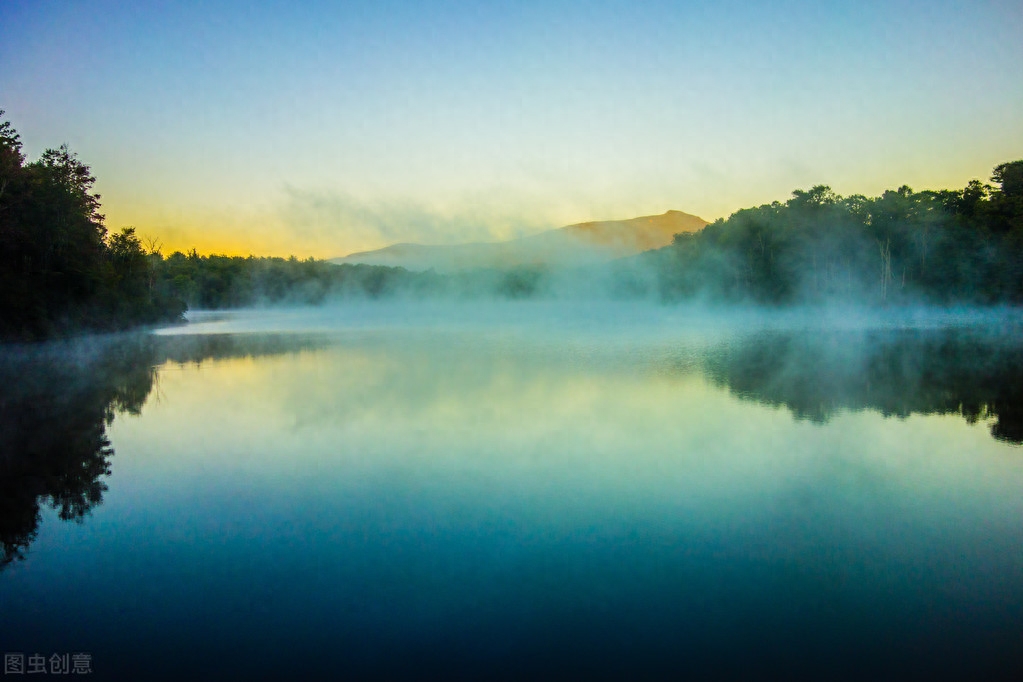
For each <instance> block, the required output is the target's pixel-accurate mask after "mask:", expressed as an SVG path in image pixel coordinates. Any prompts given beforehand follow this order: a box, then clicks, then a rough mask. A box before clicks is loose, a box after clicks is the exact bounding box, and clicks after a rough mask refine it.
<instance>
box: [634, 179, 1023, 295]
mask: <svg viewBox="0 0 1023 682" xmlns="http://www.w3.org/2000/svg"><path fill="white" fill-rule="evenodd" d="M992 179H993V180H994V181H995V182H996V183H998V185H999V186H998V187H991V186H989V185H984V184H981V183H980V182H978V181H976V180H974V181H972V182H970V183H969V184H968V185H967V186H966V187H965V188H963V189H962V190H944V191H939V192H932V191H924V192H914V191H913V190H911V189H910V188H909V187H907V186H902V187H900V188H899V189H897V190H888V191H886V192H884V193H883V194H882V195H881V196H879V197H876V198H873V199H868V198H866V197H863V196H860V195H853V196H850V197H841V196H838V195H837V194H835V193H834V192H832V191H831V189H830V188H829V187H827V186H824V185H818V186H816V187H813V188H811V189H810V190H806V191H803V190H796V191H795V192H793V194H792V198H791V199H789V200H788V201H787V202H786V203H784V204H782V203H779V202H774V203H772V204H767V205H764V206H760V207H757V208H749V209H743V210H741V211H738V212H736V213H734V214H732V215H731V216H730V217H729V218H728V219H726V220H718V221H717V222H715V223H713V224H711V225H708V226H707V227H706V228H705V229H704V230H703V231H702V232H700V233H698V234H694V235H676V237H675V241H674V244H673V245H672V246H670V247H668V248H666V249H663V250H661V251H658V252H655V253H651V254H649V255H648V256H647V257H646V262H647V263H648V264H650V265H653V266H654V267H655V268H656V269H657V271H658V273H659V276H660V282H659V286H660V289H661V294H662V295H663V296H665V297H666V298H669V299H674V298H686V297H693V296H704V297H707V298H710V299H717V300H730V301H735V300H747V301H751V302H757V303H770V304H787V303H800V302H821V301H834V300H856V301H861V302H863V301H865V302H875V303H881V304H887V303H891V302H910V301H921V302H930V303H939V304H949V303H980V304H993V303H1020V302H1023V161H1015V162H1012V163H1004V164H1001V165H1000V166H998V167H997V168H995V170H994V173H993V176H992Z"/></svg>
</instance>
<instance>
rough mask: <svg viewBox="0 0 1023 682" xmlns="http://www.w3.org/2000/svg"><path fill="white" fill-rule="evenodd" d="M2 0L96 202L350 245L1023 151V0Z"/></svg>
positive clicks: (32, 132)
mask: <svg viewBox="0 0 1023 682" xmlns="http://www.w3.org/2000/svg"><path fill="white" fill-rule="evenodd" d="M294 5H295V4H294V3H252V4H250V3H242V2H222V3H179V2H175V3H170V2H167V3H116V2H90V3H84V2H82V3H66V2H39V1H34V2H11V1H10V0H8V2H5V3H4V4H3V5H2V6H0V108H3V109H6V110H7V117H8V118H9V119H10V120H11V121H12V122H13V123H14V125H15V127H16V128H17V129H18V130H19V131H20V132H21V134H22V138H23V140H24V142H25V145H26V151H27V153H28V154H29V156H30V157H35V156H37V155H38V154H39V153H40V152H41V151H42V150H43V149H44V148H46V147H48V146H56V145H58V144H60V143H61V142H68V143H69V144H70V145H71V147H72V148H73V149H74V150H76V151H77V152H78V153H79V155H80V156H81V158H82V159H83V160H84V161H86V162H87V163H89V164H91V165H92V167H93V170H94V172H95V174H96V175H97V177H98V178H99V183H98V190H99V191H100V192H101V193H102V195H103V204H104V209H105V212H106V214H107V217H108V220H107V223H108V226H109V227H111V228H112V229H117V228H119V227H121V226H123V225H135V226H137V227H138V229H139V231H140V232H142V233H144V234H149V235H153V236H156V237H158V238H160V239H161V240H162V241H163V242H164V244H165V247H166V248H170V249H174V248H187V247H189V246H192V245H194V246H196V247H198V248H199V250H200V251H221V252H229V253H249V252H253V253H257V254H277V255H287V254H290V253H295V254H296V255H300V256H306V255H316V256H332V255H342V254H345V253H348V252H351V251H357V250H362V249H367V248H375V247H378V246H383V245H386V244H387V243H391V242H393V241H420V242H430V243H444V242H458V241H465V240H482V239H494V238H505V237H510V236H515V235H518V234H524V233H528V232H532V231H536V230H539V229H543V228H546V227H555V226H558V225H562V224H567V223H571V222H579V221H583V220H592V219H611V218H625V217H631V216H635V215H641V214H651V213H661V212H663V211H665V210H668V209H670V208H672V209H679V210H684V211H687V212H690V213H695V214H698V215H701V216H703V217H704V218H707V219H714V218H717V217H723V216H727V215H728V214H729V213H730V212H732V211H734V210H736V209H738V208H741V207H744V206H749V205H756V204H760V203H765V202H769V201H772V200H775V199H784V198H785V197H787V196H788V195H789V193H790V192H791V191H792V190H793V189H795V188H801V187H808V186H810V185H813V184H817V183H826V184H830V185H831V186H832V187H833V188H834V189H835V190H836V191H838V192H840V193H843V194H850V193H864V194H876V193H879V192H880V191H882V190H883V189H885V188H889V187H894V186H898V185H901V184H903V183H908V184H910V185H911V186H913V187H914V188H916V189H923V188H944V187H955V186H962V185H964V184H965V183H966V182H967V181H968V180H970V179H973V178H979V179H982V180H986V179H987V178H988V177H989V175H990V171H991V168H992V167H993V166H994V165H996V164H997V163H1000V162H1003V161H1009V160H1015V159H1019V158H1023V116H1021V115H1020V112H1021V111H1023V76H1021V75H1020V74H1021V72H1020V69H1019V65H1020V64H1021V63H1023V5H1020V4H1019V3H1018V2H971V3H953V2H928V3H922V2H919V3H918V2H884V3H882V2H876V3H875V2H857V3H821V2H817V3H810V2H785V3H763V4H760V5H757V6H755V7H750V6H748V4H747V3H732V2H715V3H685V2H674V3H634V2H592V3H571V2H561V3H558V2H542V3H530V2H515V3H512V2H490V3H481V2H449V3H436V2H417V3H398V2H366V3H361V2H345V3H303V4H302V5H301V6H294Z"/></svg>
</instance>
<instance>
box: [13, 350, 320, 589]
mask: <svg viewBox="0 0 1023 682" xmlns="http://www.w3.org/2000/svg"><path fill="white" fill-rule="evenodd" d="M317 345H318V344H317V342H316V341H315V339H301V338H294V337H291V338H285V337H274V336H268V337H259V338H246V337H238V336H230V335H221V336H191V337H188V336H185V337H158V336H151V335H144V334H135V335H120V336H112V337H102V338H91V339H87V340H79V341H75V342H62V343H52V344H43V345H35V346H21V347H6V348H3V349H0V569H2V568H4V567H6V566H8V565H9V564H10V563H11V562H13V561H16V560H18V559H23V558H24V555H25V551H26V550H27V549H28V546H29V545H30V544H31V542H32V541H33V539H34V538H35V537H36V534H37V532H38V528H39V522H40V519H41V511H42V508H43V507H50V508H52V509H54V510H55V511H56V512H57V515H58V516H59V518H61V519H63V520H65V521H81V520H82V519H83V518H84V517H85V516H86V515H87V514H89V512H90V511H91V510H92V509H93V508H94V507H95V506H96V505H98V504H100V503H101V502H102V501H103V493H104V492H105V491H106V490H107V486H106V483H105V482H104V480H103V479H104V478H105V477H106V476H108V475H109V474H110V459H111V457H113V455H114V450H113V448H112V447H111V445H110V440H109V439H108V438H107V432H106V431H107V427H108V426H109V425H110V424H111V422H112V421H113V419H114V416H115V415H116V414H118V413H128V414H139V412H140V411H141V410H142V407H143V405H144V404H145V402H146V400H147V399H148V397H149V395H150V393H151V392H152V390H153V387H154V386H155V384H156V380H157V367H158V366H160V365H161V364H163V363H164V362H166V361H168V360H170V361H174V362H179V363H187V362H195V363H200V362H203V361H206V360H210V359H220V358H233V357H245V356H262V355H276V354H282V353H287V352H295V351H298V350H302V349H306V348H310V347H315V346H317Z"/></svg>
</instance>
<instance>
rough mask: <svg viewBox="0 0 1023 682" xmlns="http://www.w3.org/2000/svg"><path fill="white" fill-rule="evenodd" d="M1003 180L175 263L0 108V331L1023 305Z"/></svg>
mask: <svg viewBox="0 0 1023 682" xmlns="http://www.w3.org/2000/svg"><path fill="white" fill-rule="evenodd" d="M2 115H3V111H2V110H0V117H2ZM991 179H992V181H993V182H994V183H995V185H989V184H983V183H981V182H979V181H976V180H974V181H971V182H970V183H969V184H968V185H967V186H966V187H965V188H963V189H961V190H941V191H923V192H914V191H912V190H911V189H910V188H909V187H907V186H903V187H900V188H899V189H896V190H889V191H886V192H884V193H883V194H882V195H881V196H879V197H874V198H868V197H865V196H862V195H852V196H848V197H842V196H839V195H838V194H836V193H835V192H833V191H832V190H831V189H830V188H829V187H827V186H825V185H818V186H815V187H813V188H811V189H809V190H796V191H795V192H793V194H792V198H790V199H789V200H788V201H786V202H785V203H781V202H778V201H776V202H774V203H771V204H766V205H763V206H759V207H756V208H748V209H743V210H740V211H737V212H736V213H733V214H732V215H731V216H729V217H728V218H727V219H720V220H717V221H716V222H714V223H712V224H711V225H708V226H707V227H706V228H704V229H703V230H701V231H700V232H698V233H693V234H679V235H676V236H675V240H674V243H673V244H671V245H669V246H667V247H665V248H663V249H659V250H656V251H651V252H647V253H645V254H640V255H639V256H635V257H633V258H630V259H624V260H622V261H617V262H614V263H611V264H608V265H605V266H596V267H588V268H578V269H575V270H561V271H554V270H551V269H548V268H544V267H522V268H516V269H512V270H495V269H480V270H476V271H471V272H460V273H450V274H439V273H436V272H433V271H427V272H421V273H417V272H409V271H407V270H405V269H404V268H393V267H384V266H370V265H352V264H340V265H338V264H333V263H329V262H326V261H321V260H314V259H307V260H298V259H296V258H294V257H292V258H289V259H284V258H255V257H251V256H250V257H247V258H245V257H229V256H222V255H199V254H198V253H196V251H195V250H192V251H191V252H190V253H187V254H186V253H182V252H174V253H172V254H171V255H170V256H167V257H164V255H163V254H162V253H161V249H160V246H159V244H158V243H156V242H149V243H143V240H142V238H141V237H140V236H139V235H138V234H137V233H136V231H135V229H134V228H131V227H126V228H123V229H121V231H120V232H118V233H116V234H108V233H107V229H106V227H105V226H104V217H103V215H102V214H101V213H100V196H99V195H98V194H96V193H94V192H93V191H92V190H93V186H94V184H95V182H96V178H95V177H94V176H93V175H92V172H91V169H90V168H89V166H87V165H86V164H84V163H83V162H81V161H80V160H79V159H78V157H77V156H76V155H75V154H74V153H73V152H71V151H70V150H69V149H68V147H67V145H62V146H60V147H58V148H56V149H47V150H46V151H45V152H43V154H42V156H41V157H40V158H39V159H37V160H36V161H32V162H26V159H25V156H24V154H23V153H22V145H21V140H20V136H19V135H18V133H17V131H16V130H15V129H14V128H13V126H12V125H11V124H10V122H8V121H2V120H0V339H6V340H11V339H16V340H32V339H41V338H47V337H52V336H60V335H66V334H68V333H70V332H73V331H77V330H82V329H84V330H111V329H122V328H127V327H131V326H137V325H140V324H155V323H164V322H173V321H176V320H180V319H182V317H183V314H184V311H185V310H186V309H188V308H190V307H191V308H205V309H215V308H234V307H245V306H253V305H274V304H316V303H322V302H324V301H326V300H328V299H332V298H348V297H368V298H381V297H391V296H411V297H463V298H464V297H469V298H479V297H498V298H535V297H559V296H560V297H577V296H614V297H618V298H632V297H653V298H658V299H660V300H664V301H679V300H692V299H703V300H708V301H712V302H747V303H760V304H774V305H785V304H799V303H822V302H823V303H826V302H832V301H837V300H845V301H851V302H858V303H867V304H881V305H887V304H893V303H895V304H902V303H909V302H920V303H933V304H939V305H945V304H955V303H965V304H1001V303H1008V304H1019V303H1021V302H1023V161H1014V162H1011V163H1003V164H1001V165H999V166H997V167H996V168H995V169H994V172H993V174H992V178H991Z"/></svg>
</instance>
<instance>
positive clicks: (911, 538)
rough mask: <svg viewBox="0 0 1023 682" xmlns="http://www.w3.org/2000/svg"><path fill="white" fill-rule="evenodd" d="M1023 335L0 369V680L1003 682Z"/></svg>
mask: <svg viewBox="0 0 1023 682" xmlns="http://www.w3.org/2000/svg"><path fill="white" fill-rule="evenodd" d="M1021 330H1023V326H1021V322H1020V318H1019V316H1018V314H1013V313H1002V314H985V315H981V314H976V313H958V314H951V313H942V314H927V315H922V314H910V313H907V312H903V313H891V314H888V315H887V316H886V317H885V318H884V319H881V320H868V319H863V318H861V317H859V316H857V315H855V314H853V313H850V312H841V313H835V314H832V315H821V314H819V313H792V314H786V315H779V314H775V315H768V314H742V313H738V312H735V313H730V314H728V315H718V316H713V317H703V316H696V315H694V314H693V313H691V312H687V311H685V310H679V309H670V308H656V307H651V308H637V307H629V306H613V305H608V306H593V307H589V308H587V307H576V308H571V309H569V308H560V307H558V306H556V305H549V306H547V305H542V304H523V305H503V306H499V307H497V308H492V309H487V310H477V309H470V308H467V307H458V306H454V307H429V306H424V307H418V308H414V309H402V308H400V307H396V306H382V305H381V306H377V307H373V306H352V307H348V308H340V309H336V310H311V311H310V310H307V311H288V312H283V311H278V312H266V311H263V312H246V313H235V314H226V315H220V316H217V315H207V316H202V315H197V316H195V320H194V321H193V323H192V324H190V325H188V326H184V327H178V328H174V329H169V330H161V331H159V332H158V333H155V334H138V335H127V336H118V337H107V338H92V339H84V340H80V341H76V342H73V343H64V344H55V345H49V346H44V347H41V348H7V349H2V350H0V448H2V449H0V505H2V506H0V543H2V550H3V555H2V559H3V562H4V567H3V568H2V569H0V609H2V620H0V650H3V651H4V652H23V653H24V654H25V655H26V658H27V656H28V655H30V654H33V653H39V654H42V655H45V656H46V657H49V656H51V655H52V654H53V653H65V652H88V653H89V654H91V657H92V659H91V666H92V668H93V670H94V671H95V674H94V679H152V678H164V679H189V678H192V679H196V678H198V679H261V678H267V679H289V678H308V677H322V678H327V679H329V678H343V677H346V676H348V677H385V678H393V677H410V678H419V677H427V676H432V675H437V676H441V675H443V676H446V677H462V676H465V677H472V678H494V677H509V678H523V677H535V676H537V675H539V676H542V677H559V678H563V677H565V676H566V675H574V676H586V677H590V678H594V677H597V678H623V679H627V678H633V677H637V676H644V677H657V676H669V675H674V674H677V673H688V674H690V675H695V676H707V677H731V676H735V675H741V676H744V677H746V678H763V677H776V676H777V677H792V676H795V675H805V674H813V675H818V676H826V677H832V678H835V677H846V678H854V679H856V678H873V679H877V678H899V679H902V678H907V677H920V678H927V679H934V678H945V677H973V678H976V679H981V678H983V677H984V676H985V675H989V676H990V675H993V676H995V677H1010V676H1011V675H1013V674H1015V673H1018V672H1019V671H1020V670H1021V669H1023V448H1021V447H1020V445H1019V444H1020V442H1021V441H1023V352H1021V351H1023V334H1021V333H1020V331H1021ZM12 679H13V678H12Z"/></svg>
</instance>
